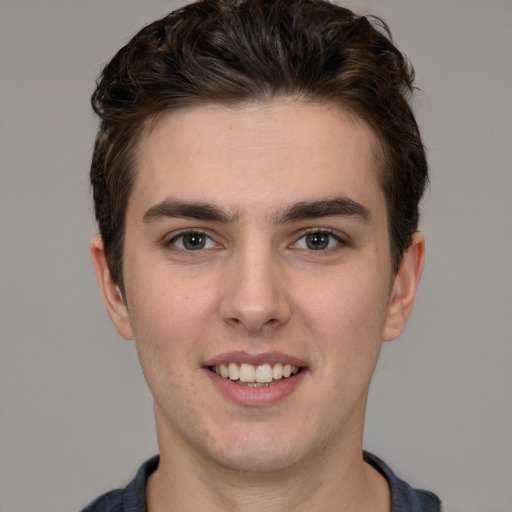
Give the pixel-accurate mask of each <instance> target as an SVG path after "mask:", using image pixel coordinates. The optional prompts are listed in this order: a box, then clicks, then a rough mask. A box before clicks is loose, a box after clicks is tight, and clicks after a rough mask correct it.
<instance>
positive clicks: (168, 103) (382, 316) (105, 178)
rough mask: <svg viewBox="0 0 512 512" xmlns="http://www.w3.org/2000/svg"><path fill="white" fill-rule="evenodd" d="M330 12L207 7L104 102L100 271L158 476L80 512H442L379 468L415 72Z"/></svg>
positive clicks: (96, 102)
mask: <svg viewBox="0 0 512 512" xmlns="http://www.w3.org/2000/svg"><path fill="white" fill-rule="evenodd" d="M375 23H376V24H377V25H378V26H380V28H376V27H375V26H374V25H372V24H371V22H370V21H369V20H368V19H367V18H365V17H358V16H356V15H354V14H353V13H352V12H350V11H349V10H347V9H344V8H341V7H338V6H335V5H334V4H332V3H330V2H326V1H321V0H288V1H285V0H278V1H275V0H272V1H268V0H246V1H243V0H205V1H201V2H197V3H194V4H191V5H188V6H186V7H184V8H182V9H180V10H178V11H175V12H174V13H171V14H170V15H169V16H167V17H165V18H163V19H162V20H159V21H156V22H154V23H152V24H151V25H149V26H148V27H146V28H144V29H143V30H142V31H141V32H140V33H139V34H137V35H136V36H135V37H134V38H133V39H132V40H131V41H130V42H129V43H128V44H127V45H126V46H125V47H124V48H123V49H121V50H120V51H119V52H118V54H117V55H116V56H115V57H114V58H113V59H112V61H111V62H110V63H109V64H108V65H107V66H106V68H105V69H104V71H103V73H102V77H101V80H100V81H99V84H98V88H97V90H96V92H95V93H94V95H93V106H94V109H95V111H96V112H97V113H98V114H99V116H100V117H101V120H102V123H101V127H100V130H99V133H98V136H97V140H96V146H95V150H94V156H93V162H92V168H91V181H92V185H93V190H94V201H95V208H96V217H97V220H98V224H99V228H100V235H98V236H97V237H95V238H94V239H93V240H92V242H91V252H92V257H93V261H94V265H95V268H96V273H97V277H98V281H99V283H100V287H101V290H102V293H103V297H104V299H105V303H106V307H107V310H108V313H109V315H110V317H111V319H112V321H113V323H114V325H115V327H116V328H117V330H118V332H119V333H120V334H121V336H123V337H124V338H127V339H134V340H135V344H136V347H137V351H138V354H139V358H140V361H141V365H142V369H143V372H144V375H145V378H146V381H147V383H148V386H149V388H150V390H151V393H152V395H153V397H154V403H155V417H156V427H157V436H158V443H159V448H160V455H159V457H155V458H153V459H151V460H150V461H148V462H147V463H146V464H144V465H143V466H142V467H141V469H140V470H139V472H138V474H137V476H136V477H135V479H134V480H133V481H132V483H131V484H129V485H128V487H126V488H125V489H124V490H119V491H113V492H111V493H109V494H107V495H105V496H103V497H100V498H98V499H97V500H96V501H95V502H93V503H92V504H91V505H90V506H89V507H87V508H86V509H85V510H86V511H103V510H109V511H110V510H112V511H126V512H128V511H129V512H136V511H137V512H139V511H144V510H148V511H149V512H156V511H217V510H229V511H243V512H246V511H247V512H248V511H256V510H257V511H258V512H260V511H291V510H294V511H306V510H307V511H311V510H314V511H338V510H339V511H371V512H389V511H393V512H398V511H400V512H402V511H404V512H405V511H407V512H411V511H427V510H428V511H435V510H440V508H439V507H440V505H439V500H438V498H437V497H436V496H435V495H433V494H432V493H429V492H427V491H417V490H413V489H412V488H411V487H409V486H408V485H407V484H406V483H405V482H403V481H402V480H399V479H398V478H397V477H396V476H395V475H394V474H393V473H392V471H391V470H390V469H389V468H388V467H387V466H386V465H385V464H384V463H383V462H382V461H381V460H379V459H378V458H377V457H375V456H373V455H371V454H369V453H364V452H363V449H362V436H363V427H364V415H365V407H366V401H367V395H368V389H369V385H370V380H371V377H372V373H373V371H374V368H375V365H376V363H377V359H378V356H379V351H380V347H381V343H382V341H387V340H392V339H394V338H396V337H397V336H399V335H400V333H401V332H402V330H403V328H404V326H405V323H406V321H407V319H408V317H409V314H410V312H411V309H412V306H413V302H414V297H415V293H416V289H417V286H418V282H419V279H420V276H421V271H422V267H423V260H424V240H423V237H422V235H421V234H420V233H419V232H417V224H418V203H419V200H420V198H421V196H422V193H423V189H424V186H425V183H426V180H427V164H426V160H425V154H424V149H423V145H422V142H421V139H420V136H419V132H418V129H417V126H416V122H415V120H414V116H413V114H412V112H411V109H410V107H409V105H408V103H407V95H408V93H409V92H410V91H411V89H412V81H413V74H412V69H411V68H410V67H409V66H408V64H407V62H406V60H405V59H404V57H403V56H402V54H401V53H400V52H399V51H398V50H397V49H396V48H395V47H394V46H393V44H392V43H391V41H390V39H389V37H388V36H387V29H386V26H385V24H384V23H383V22H378V21H377V22H375Z"/></svg>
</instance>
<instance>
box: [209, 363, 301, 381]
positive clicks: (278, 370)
mask: <svg viewBox="0 0 512 512" xmlns="http://www.w3.org/2000/svg"><path fill="white" fill-rule="evenodd" d="M208 370H210V371H211V372H213V373H215V374H216V375H218V376H219V377H222V378H224V379H227V380H230V381H232V382H233V383H235V384H238V385H240V386H248V387H266V386H271V385H273V384H275V383H277V382H280V381H282V380H285V379H289V378H290V377H294V376H295V375H297V374H298V373H300V372H301V370H302V367H301V366H296V365H293V364H291V363H285V364H283V363H275V364H272V363H263V364H258V365H253V364H248V363H237V362H234V361H233V362H229V363H221V364H216V365H212V366H208Z"/></svg>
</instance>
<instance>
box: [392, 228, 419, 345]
mask: <svg viewBox="0 0 512 512" xmlns="http://www.w3.org/2000/svg"><path fill="white" fill-rule="evenodd" d="M424 262H425V238H424V237H423V235H422V234H421V233H419V232H416V233H414V235H413V237H412V243H411V245H410V246H409V248H408V249H407V251H406V252H405V254H404V256H403V259H402V264H401V265H400V268H399V269H398V272H397V273H396V276H395V279H394V282H393V288H392V290H391V296H390V298H389V305H388V315H387V318H386V324H385V326H384V333H383V338H382V339H383V341H391V340H394V339H395V338H397V337H398V336H400V334H402V331H403V330H404V328H405V324H406V323H407V320H408V319H409V315H410V314H411V311H412V307H413V305H414V299H415V297H416V291H417V290H418V285H419V283H420V278H421V273H422V272H423V264H424Z"/></svg>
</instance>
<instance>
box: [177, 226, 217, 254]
mask: <svg viewBox="0 0 512 512" xmlns="http://www.w3.org/2000/svg"><path fill="white" fill-rule="evenodd" d="M170 245H173V246H174V247H176V248H178V249H181V250H184V251H200V250H202V249H211V248H213V247H215V246H216V245H215V242H214V241H213V240H212V239H211V238H210V237H209V236H207V235H205V234H204V233H201V232H200V231H188V232H186V233H181V234H180V235H178V236H176V237H174V238H173V239H172V240H171V242H170Z"/></svg>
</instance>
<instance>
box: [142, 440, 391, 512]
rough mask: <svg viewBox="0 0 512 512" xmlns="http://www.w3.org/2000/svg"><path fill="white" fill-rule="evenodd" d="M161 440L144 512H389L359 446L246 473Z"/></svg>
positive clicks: (380, 481) (383, 485)
mask: <svg viewBox="0 0 512 512" xmlns="http://www.w3.org/2000/svg"><path fill="white" fill-rule="evenodd" d="M161 441H162V440H161V439H159V442H160V447H161V453H160V464H159V468H158V470H157V471H156V472H155V473H154V474H153V475H152V476H151V477H150V479H149V481H148V486H147V490H146V496H147V510H148V512H171V511H179V512H192V511H193V512H217V511H218V512H220V511H222V512H226V511H227V512H235V511H236V512H278V511H279V512H283V511H292V510H293V511H294V512H310V511H313V510H314V511H315V512H332V511H333V510H339V511H343V512H363V511H371V512H389V511H390V495H389V488H388V485H387V482H386V481H385V479H384V478H383V477H382V476H381V475H380V474H379V473H378V472H377V471H376V470H375V469H373V468H372V467H371V466H370V465H368V464H366V463H365V462H364V461H363V459H362V448H361V444H356V445H354V443H350V444H347V446H346V447H344V446H338V447H336V448H335V449H333V447H330V448H328V449H326V450H325V451H323V452H322V453H320V454H318V456H317V457H315V459H310V460H306V461H304V460H302V461H301V462H300V464H296V465H295V466H292V467H288V468H286V469H284V470H279V471H271V472H248V471H237V470H236V469H232V468H227V467H225V466H222V465H219V464H217V463H216V462H215V461H213V460H211V459H209V458H207V457H204V456H202V455H201V454H197V453H186V454H185V453H184V452H183V450H182V449H180V447H179V445H177V444H175V443H173V444H169V443H162V442H161ZM185 455H186V456H185Z"/></svg>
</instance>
